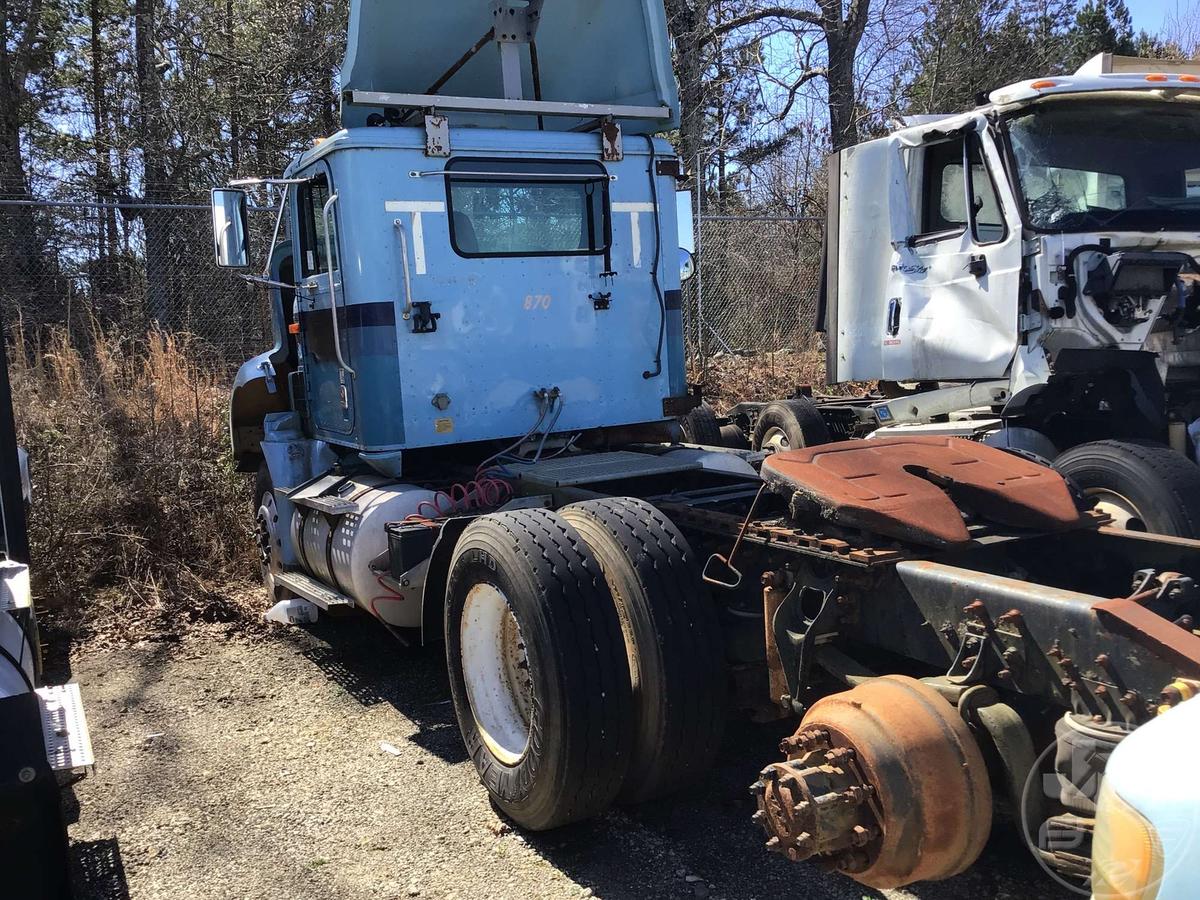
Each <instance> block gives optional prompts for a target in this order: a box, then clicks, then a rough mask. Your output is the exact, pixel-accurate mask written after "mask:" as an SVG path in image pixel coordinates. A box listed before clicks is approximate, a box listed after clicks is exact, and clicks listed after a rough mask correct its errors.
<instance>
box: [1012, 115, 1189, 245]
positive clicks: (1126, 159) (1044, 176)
mask: <svg viewBox="0 0 1200 900" xmlns="http://www.w3.org/2000/svg"><path fill="white" fill-rule="evenodd" d="M1006 127H1007V130H1008V136H1009V143H1010V145H1011V147H1012V155H1013V159H1014V161H1015V162H1016V168H1017V174H1018V176H1019V180H1020V186H1021V193H1022V195H1023V198H1024V202H1025V218H1026V222H1027V223H1028V224H1029V226H1030V227H1032V228H1035V229H1038V230H1041V231H1053V232H1059V231H1069V232H1091V231H1101V230H1106V229H1114V230H1118V231H1125V230H1130V231H1149V230H1154V231H1159V230H1180V231H1195V230H1197V227H1198V226H1200V202H1198V201H1200V106H1196V105H1195V104H1190V103H1186V104H1185V103H1179V104H1177V103H1174V102H1161V101H1157V100H1153V99H1147V98H1138V99H1136V100H1133V99H1131V100H1125V99H1120V100H1073V101H1072V102H1071V103H1050V104H1046V105H1045V106H1041V107H1035V108H1034V109H1032V110H1028V111H1022V112H1019V113H1017V114H1016V115H1014V116H1013V117H1012V118H1011V119H1009V120H1008V121H1007V123H1006Z"/></svg>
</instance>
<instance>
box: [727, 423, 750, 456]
mask: <svg viewBox="0 0 1200 900" xmlns="http://www.w3.org/2000/svg"><path fill="white" fill-rule="evenodd" d="M721 446H722V447H728V448H729V449H730V450H749V449H750V441H749V440H748V439H747V438H746V433H745V432H744V431H742V429H741V428H739V427H738V426H737V425H734V424H733V423H732V422H730V423H729V424H728V425H722V426H721Z"/></svg>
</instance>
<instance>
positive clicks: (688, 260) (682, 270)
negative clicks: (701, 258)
mask: <svg viewBox="0 0 1200 900" xmlns="http://www.w3.org/2000/svg"><path fill="white" fill-rule="evenodd" d="M695 274H696V257H694V256H693V255H692V251H690V250H688V249H687V248H686V247H680V248H679V283H680V284H683V283H684V282H685V281H687V280H688V279H689V278H691V277H692V276H693V275H695Z"/></svg>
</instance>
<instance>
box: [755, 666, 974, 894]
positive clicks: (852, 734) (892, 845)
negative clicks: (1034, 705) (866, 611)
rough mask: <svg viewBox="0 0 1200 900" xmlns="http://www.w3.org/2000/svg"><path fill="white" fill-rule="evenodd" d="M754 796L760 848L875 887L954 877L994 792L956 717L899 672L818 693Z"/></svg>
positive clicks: (967, 858)
mask: <svg viewBox="0 0 1200 900" xmlns="http://www.w3.org/2000/svg"><path fill="white" fill-rule="evenodd" d="M780 749H781V750H782V751H783V752H784V753H785V754H787V757H788V758H787V760H786V761H784V762H778V763H772V764H771V765H769V766H767V768H765V769H764V770H763V771H762V773H761V775H760V778H759V780H758V781H756V782H755V783H754V785H753V786H752V788H751V790H752V791H753V792H754V794H755V795H756V796H757V799H758V812H756V813H755V814H754V818H755V820H756V821H757V822H759V824H761V825H762V827H763V828H764V829H765V830H766V832H767V835H768V839H767V847H768V849H770V850H773V851H776V852H778V853H782V854H783V855H785V856H786V857H787V858H788V859H791V860H802V859H809V858H815V859H816V860H817V861H819V862H822V863H824V864H826V865H828V866H830V867H831V868H835V869H837V870H838V871H841V872H843V873H845V874H846V875H849V876H850V877H851V878H853V879H855V880H856V881H859V882H861V883H863V884H866V885H869V886H871V887H874V888H889V887H898V886H900V885H904V884H909V883H911V882H914V881H928V880H936V879H941V878H949V877H950V876H952V875H957V874H958V873H959V872H962V871H963V870H964V869H966V868H967V867H968V866H970V865H971V864H972V863H973V862H974V861H975V859H976V858H977V857H978V856H979V853H980V851H981V850H982V849H983V845H984V843H985V842H986V841H987V836H988V831H989V830H990V828H991V822H992V791H991V788H990V786H989V784H988V774H987V769H986V768H985V766H984V762H983V757H982V756H981V755H980V752H979V748H978V746H977V745H976V744H975V739H974V738H973V737H972V736H971V733H970V731H969V730H968V729H967V726H966V724H965V723H964V722H963V721H962V719H961V718H960V717H959V715H958V711H957V710H956V709H955V708H954V707H953V706H951V705H950V704H949V703H947V702H946V701H945V700H944V699H943V698H942V697H941V696H940V695H939V694H938V693H937V692H936V691H935V690H933V688H931V687H929V686H927V685H924V684H922V683H921V682H919V681H917V680H915V679H912V678H908V677H906V676H903V675H888V676H885V677H882V678H876V679H872V680H871V681H868V682H865V683H864V684H861V685H859V686H858V687H855V688H854V689H852V690H849V691H843V692H842V693H839V694H833V695H832V696H829V697H825V698H823V699H821V700H819V701H817V702H816V703H815V704H813V706H812V708H811V709H810V710H809V711H808V714H807V715H805V717H804V720H803V721H802V722H801V723H800V728H799V729H798V730H797V731H796V733H795V734H794V735H793V736H792V737H789V738H787V739H785V740H784V741H783V743H782V744H781V745H780Z"/></svg>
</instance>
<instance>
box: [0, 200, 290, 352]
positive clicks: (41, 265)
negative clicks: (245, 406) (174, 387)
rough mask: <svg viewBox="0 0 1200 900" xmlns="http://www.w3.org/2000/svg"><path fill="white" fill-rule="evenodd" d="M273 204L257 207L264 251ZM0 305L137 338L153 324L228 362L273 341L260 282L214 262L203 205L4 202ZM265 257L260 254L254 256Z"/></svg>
mask: <svg viewBox="0 0 1200 900" xmlns="http://www.w3.org/2000/svg"><path fill="white" fill-rule="evenodd" d="M274 219H275V211H274V210H271V209H253V210H252V212H251V216H250V220H251V230H252V232H253V234H254V238H255V239H254V240H253V241H252V246H253V248H254V249H255V251H256V253H257V254H261V253H263V252H264V248H265V247H266V246H267V243H268V242H269V239H270V230H271V228H272V227H273V225H274ZM0 241H2V242H3V246H4V248H5V252H4V253H3V254H2V255H0V303H2V304H3V307H2V308H3V313H4V318H5V321H6V322H7V323H9V326H10V327H13V326H16V327H21V328H24V329H26V330H28V331H36V330H38V329H42V328H45V327H59V328H65V329H67V331H68V333H69V335H70V338H71V340H72V342H73V343H74V344H75V345H76V346H81V347H82V346H87V345H88V344H89V343H90V341H91V339H92V336H93V335H95V334H96V332H97V331H103V332H105V333H107V334H109V335H110V336H116V337H117V338H118V339H121V340H133V341H137V340H139V339H141V338H143V337H144V336H145V335H146V334H147V332H148V331H149V330H151V329H154V328H160V329H162V330H165V331H184V332H189V333H191V334H193V335H195V336H196V337H197V338H199V340H200V345H201V346H203V347H205V348H207V349H208V350H210V351H211V354H212V356H213V361H214V362H215V364H216V365H218V366H220V367H228V368H230V369H232V368H233V367H236V366H237V365H238V364H239V363H240V362H241V361H242V360H244V359H245V358H246V357H248V356H251V355H253V354H255V353H258V352H261V351H262V350H263V349H265V348H267V347H269V346H270V343H271V335H270V320H269V318H268V316H267V309H266V304H265V298H264V296H263V293H262V289H261V288H257V287H255V286H252V285H250V284H248V283H246V282H245V281H242V280H240V279H238V278H236V277H234V276H233V275H231V274H230V273H229V272H226V271H222V270H220V269H218V268H217V267H216V266H215V265H214V263H213V250H212V225H211V219H210V217H209V207H208V204H207V203H202V204H201V203H178V204H140V203H96V202H73V201H44V200H23V199H22V200H13V199H0ZM258 258H259V259H260V260H261V256H259V257H258Z"/></svg>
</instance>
